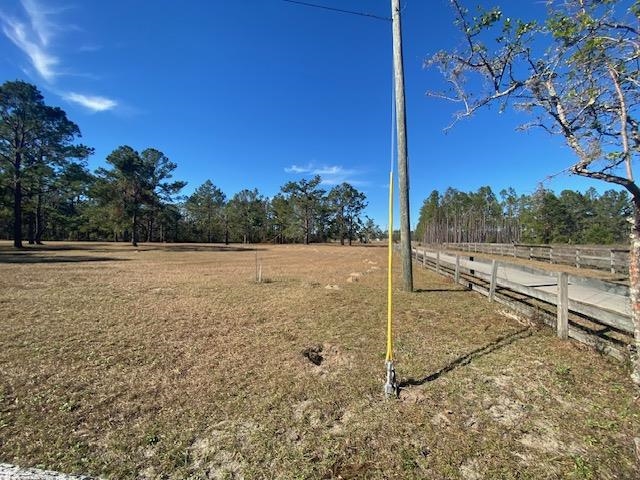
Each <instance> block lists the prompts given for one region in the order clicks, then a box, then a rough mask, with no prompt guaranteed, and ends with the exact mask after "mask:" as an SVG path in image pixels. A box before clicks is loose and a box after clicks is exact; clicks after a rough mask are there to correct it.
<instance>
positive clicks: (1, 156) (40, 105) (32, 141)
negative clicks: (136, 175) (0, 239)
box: [0, 81, 92, 248]
mask: <svg viewBox="0 0 640 480" xmlns="http://www.w3.org/2000/svg"><path fill="white" fill-rule="evenodd" d="M79 136H80V129H79V128H78V126H77V125H76V124H75V123H73V122H72V121H70V120H69V119H68V118H67V115H66V113H65V112H64V111H63V110H62V109H60V108H57V107H51V106H48V105H46V104H45V103H44V98H43V96H42V94H41V93H40V91H38V89H37V88H36V87H35V86H33V85H31V84H28V83H26V82H22V81H15V82H5V83H4V84H2V85H0V198H2V199H3V205H11V208H12V215H11V223H12V237H13V241H14V246H15V247H18V248H19V247H21V246H22V238H23V236H24V233H25V232H24V231H23V223H24V220H26V224H27V230H28V233H27V235H28V237H29V243H40V240H41V239H42V236H43V235H44V232H45V227H46V218H45V216H46V215H45V211H46V210H47V208H48V207H49V206H50V202H51V198H52V194H53V192H54V191H55V189H56V187H55V184H56V182H57V179H58V177H59V176H60V175H61V172H62V171H63V170H64V168H65V167H67V166H68V165H69V164H70V163H72V162H74V161H79V162H82V161H84V160H85V159H86V158H87V157H88V156H89V155H90V154H91V153H92V150H91V149H90V148H88V147H85V146H83V145H74V144H73V142H74V140H75V139H76V137H79ZM4 201H7V203H4ZM5 208H6V207H4V208H2V209H0V215H3V216H4V215H6V213H7V212H6V210H5Z"/></svg>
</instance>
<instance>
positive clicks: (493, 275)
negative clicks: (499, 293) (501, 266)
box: [489, 260, 498, 302]
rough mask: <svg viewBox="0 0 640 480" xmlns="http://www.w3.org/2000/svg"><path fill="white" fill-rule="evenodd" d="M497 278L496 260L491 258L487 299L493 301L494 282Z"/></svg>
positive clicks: (494, 292)
mask: <svg viewBox="0 0 640 480" xmlns="http://www.w3.org/2000/svg"><path fill="white" fill-rule="evenodd" d="M497 280H498V262H496V261H495V260H493V261H492V262H491V283H490V284H489V301H490V302H493V297H494V296H495V294H496V282H497Z"/></svg>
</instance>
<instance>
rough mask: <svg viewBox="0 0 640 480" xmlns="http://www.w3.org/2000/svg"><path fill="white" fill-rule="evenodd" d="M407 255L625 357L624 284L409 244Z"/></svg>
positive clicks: (627, 314)
mask: <svg viewBox="0 0 640 480" xmlns="http://www.w3.org/2000/svg"><path fill="white" fill-rule="evenodd" d="M413 256H414V259H415V260H416V262H418V263H419V264H420V265H421V266H423V267H424V268H429V269H431V270H434V271H436V272H437V273H439V274H441V275H445V276H448V277H450V278H452V279H453V281H454V282H455V283H456V284H462V285H464V286H466V287H467V288H469V289H470V290H474V291H477V292H479V293H481V294H483V295H485V296H487V297H488V299H489V301H496V302H499V303H501V304H504V305H506V306H508V307H509V308H511V309H513V310H515V311H517V312H519V313H521V314H523V315H524V316H526V317H528V318H533V319H539V320H541V321H543V322H544V323H546V324H548V325H551V326H553V327H555V328H556V330H557V334H558V336H559V337H560V338H562V339H567V338H573V339H575V340H578V341H580V342H582V343H584V344H587V345H590V346H592V347H595V348H596V349H598V350H599V351H602V352H603V353H607V354H609V355H612V356H614V357H615V358H618V359H620V360H624V359H626V358H628V349H629V345H630V344H631V343H632V340H633V323H632V321H631V309H630V303H629V287H627V286H626V285H619V284H615V283H611V282H605V281H602V280H598V279H592V278H586V277H580V276H575V275H570V274H567V273H565V272H557V273H556V272H549V271H546V270H541V269H537V268H532V267H529V266H523V265H517V264H512V263H508V262H501V261H497V260H487V259H475V258H474V256H473V255H464V254H455V253H452V252H442V251H439V250H430V249H426V248H414V249H413Z"/></svg>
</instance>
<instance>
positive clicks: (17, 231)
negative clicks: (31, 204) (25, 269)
mask: <svg viewBox="0 0 640 480" xmlns="http://www.w3.org/2000/svg"><path fill="white" fill-rule="evenodd" d="M21 163H22V162H21V158H20V154H19V153H18V154H16V159H15V164H14V174H13V246H14V247H15V248H22V179H21V178H20V168H22V165H21Z"/></svg>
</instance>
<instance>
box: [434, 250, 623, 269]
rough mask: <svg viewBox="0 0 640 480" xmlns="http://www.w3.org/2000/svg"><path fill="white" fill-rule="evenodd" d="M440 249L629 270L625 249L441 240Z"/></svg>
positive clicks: (584, 266)
mask: <svg viewBox="0 0 640 480" xmlns="http://www.w3.org/2000/svg"><path fill="white" fill-rule="evenodd" d="M442 248H444V249H447V250H459V251H462V252H468V253H471V252H473V253H487V254H490V255H502V256H507V257H513V258H524V259H527V260H538V261H542V262H549V263H558V264H562V265H573V266H575V267H576V268H595V269H598V270H609V271H610V272H611V273H624V274H627V273H628V272H629V249H628V248H610V247H602V246H588V245H536V244H526V243H444V244H442Z"/></svg>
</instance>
